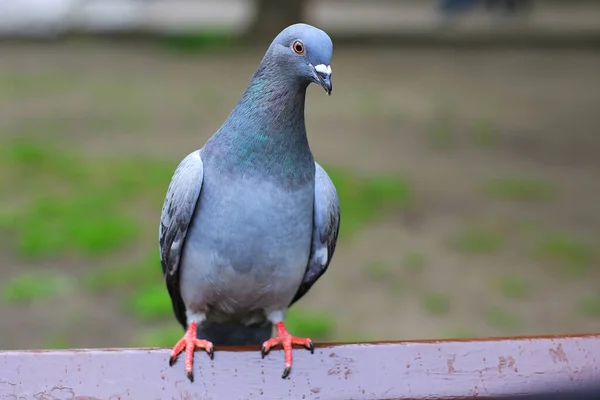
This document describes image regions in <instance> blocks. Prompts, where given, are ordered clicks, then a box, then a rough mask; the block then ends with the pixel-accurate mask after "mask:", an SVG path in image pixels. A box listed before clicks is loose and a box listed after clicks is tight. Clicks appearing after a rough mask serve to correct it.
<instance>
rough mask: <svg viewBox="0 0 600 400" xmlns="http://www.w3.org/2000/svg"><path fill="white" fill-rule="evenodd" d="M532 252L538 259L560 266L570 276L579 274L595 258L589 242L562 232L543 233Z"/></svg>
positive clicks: (586, 269) (584, 270) (585, 270)
mask: <svg viewBox="0 0 600 400" xmlns="http://www.w3.org/2000/svg"><path fill="white" fill-rule="evenodd" d="M534 254H535V256H536V257H537V258H539V259H540V260H543V261H546V262H550V263H552V264H554V265H558V266H560V267H561V270H562V271H563V272H564V273H565V274H566V275H570V276H581V275H582V274H584V273H585V272H587V271H588V269H589V267H590V266H591V264H592V262H593V261H594V260H597V254H596V250H595V248H594V247H593V246H592V244H591V243H589V242H587V241H585V240H583V239H581V238H578V237H576V236H573V235H569V234H567V233H564V232H546V233H543V234H542V235H541V236H540V237H539V238H538V239H537V242H536V245H535V250H534Z"/></svg>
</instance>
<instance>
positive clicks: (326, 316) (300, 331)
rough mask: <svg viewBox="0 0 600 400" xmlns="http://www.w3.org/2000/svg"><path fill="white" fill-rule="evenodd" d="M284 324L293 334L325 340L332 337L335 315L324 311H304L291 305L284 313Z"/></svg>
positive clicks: (315, 339)
mask: <svg viewBox="0 0 600 400" xmlns="http://www.w3.org/2000/svg"><path fill="white" fill-rule="evenodd" d="M285 325H286V327H287V329H288V330H289V331H290V332H293V335H294V336H298V337H308V338H311V339H313V340H314V341H326V340H331V338H332V337H333V332H334V330H335V317H334V316H333V315H332V314H330V313H326V312H314V311H304V310H302V309H301V308H299V307H293V308H291V309H290V310H289V311H288V313H287V315H286V318H285Z"/></svg>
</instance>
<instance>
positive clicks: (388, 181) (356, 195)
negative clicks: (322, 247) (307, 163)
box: [324, 166, 413, 237]
mask: <svg viewBox="0 0 600 400" xmlns="http://www.w3.org/2000/svg"><path fill="white" fill-rule="evenodd" d="M324 168H326V170H327V173H328V174H329V176H330V177H331V180H332V181H333V183H334V184H335V186H336V188H337V192H338V196H339V199H340V208H341V212H342V214H343V218H342V222H341V224H340V237H348V236H350V235H351V234H352V233H353V232H356V231H357V230H360V229H362V228H364V227H365V225H366V224H367V223H368V222H371V221H373V220H376V219H377V218H380V217H381V216H382V215H383V213H384V212H385V210H386V209H388V208H391V207H399V208H405V207H409V206H410V205H411V204H412V201H413V192H412V187H411V184H410V183H409V182H408V180H406V179H404V178H402V177H399V176H390V175H380V176H370V177H367V178H362V177H357V176H356V175H354V174H352V173H350V172H348V171H344V170H341V169H339V168H335V167H330V166H325V167H324Z"/></svg>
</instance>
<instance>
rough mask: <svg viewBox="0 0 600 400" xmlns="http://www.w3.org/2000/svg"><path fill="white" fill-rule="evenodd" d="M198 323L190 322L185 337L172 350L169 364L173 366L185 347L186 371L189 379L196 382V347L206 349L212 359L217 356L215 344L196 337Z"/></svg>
mask: <svg viewBox="0 0 600 400" xmlns="http://www.w3.org/2000/svg"><path fill="white" fill-rule="evenodd" d="M196 331H197V324H196V323H195V322H192V323H190V324H189V326H188V329H187V331H186V332H185V335H183V338H181V340H179V341H178V342H177V344H176V345H175V346H174V347H173V350H171V357H170V358H169V365H170V366H171V367H172V366H173V364H175V361H176V360H177V356H178V355H179V353H181V352H182V351H183V349H185V372H186V374H187V377H188V379H189V380H190V381H191V382H194V373H193V372H192V366H193V364H194V351H196V349H204V350H205V351H206V352H207V353H208V355H209V356H210V359H211V360H212V359H213V358H214V356H215V350H214V347H213V344H212V343H211V342H209V341H208V340H201V339H198V338H196Z"/></svg>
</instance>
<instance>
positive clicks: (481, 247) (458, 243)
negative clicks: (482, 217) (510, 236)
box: [452, 228, 504, 254]
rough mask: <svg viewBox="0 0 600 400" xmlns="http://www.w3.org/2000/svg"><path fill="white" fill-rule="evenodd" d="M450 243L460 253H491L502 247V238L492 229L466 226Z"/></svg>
mask: <svg viewBox="0 0 600 400" xmlns="http://www.w3.org/2000/svg"><path fill="white" fill-rule="evenodd" d="M452 244H453V247H454V248H455V249H456V250H458V251H460V252H461V253H468V254H492V253H496V252H498V251H500V250H501V249H502V247H503V245H504V238H503V237H502V235H501V234H500V233H498V232H495V231H493V230H489V229H481V228H468V229H465V230H463V231H462V232H461V233H460V234H459V235H458V237H457V238H455V239H454V240H453V242H452Z"/></svg>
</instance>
